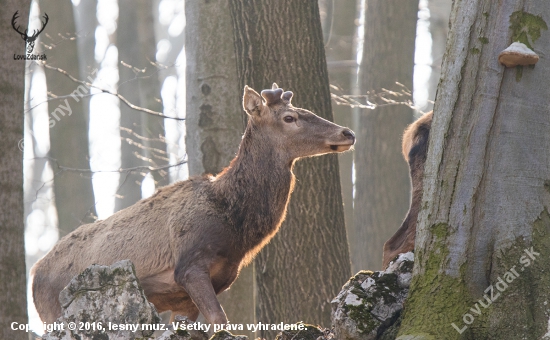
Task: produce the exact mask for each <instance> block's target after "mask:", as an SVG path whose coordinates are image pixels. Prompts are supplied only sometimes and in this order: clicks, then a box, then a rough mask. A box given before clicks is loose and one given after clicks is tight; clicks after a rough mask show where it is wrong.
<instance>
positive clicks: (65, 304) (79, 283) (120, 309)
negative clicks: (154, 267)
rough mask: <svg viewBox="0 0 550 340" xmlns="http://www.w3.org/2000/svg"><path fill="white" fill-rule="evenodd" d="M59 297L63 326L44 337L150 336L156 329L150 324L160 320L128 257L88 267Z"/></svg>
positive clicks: (128, 339)
mask: <svg viewBox="0 0 550 340" xmlns="http://www.w3.org/2000/svg"><path fill="white" fill-rule="evenodd" d="M59 301H60V302H61V308H62V310H63V314H62V316H61V317H60V318H59V319H57V321H56V322H57V323H62V324H63V330H55V331H53V332H50V333H48V334H45V335H44V336H43V337H42V339H44V340H77V339H78V340H87V339H90V340H91V339H94V340H96V339H97V340H99V339H101V340H133V339H135V338H147V337H149V336H151V335H152V334H153V332H154V329H147V328H154V327H155V326H154V325H157V326H158V323H159V322H160V318H159V316H158V314H157V311H156V309H155V307H154V306H153V305H152V304H151V303H150V302H148V301H147V299H146V298H145V294H144V293H143V290H142V289H141V286H140V284H139V282H138V280H137V278H136V272H135V268H134V265H133V264H132V262H130V261H128V260H124V261H120V262H117V263H115V264H113V265H112V266H110V267H109V266H100V265H92V266H90V267H88V268H87V269H86V270H84V271H83V272H82V273H81V274H80V275H78V276H76V277H74V278H73V279H72V280H71V282H70V283H69V284H68V285H67V287H65V289H63V291H61V293H60V295H59ZM75 325H76V329H72V328H75V327H72V326H75ZM128 325H133V326H130V327H128ZM143 325H145V326H143ZM121 326H122V327H121Z"/></svg>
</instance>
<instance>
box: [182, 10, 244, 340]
mask: <svg viewBox="0 0 550 340" xmlns="http://www.w3.org/2000/svg"><path fill="white" fill-rule="evenodd" d="M185 11H186V28H185V46H186V57H187V70H186V82H187V85H186V90H187V94H186V95H187V104H186V121H185V127H186V130H187V133H186V140H185V144H186V149H187V155H188V162H189V163H188V166H189V174H190V175H191V176H193V175H201V174H203V173H211V174H217V173H219V172H220V171H221V170H222V169H223V168H224V167H226V166H228V165H229V162H230V161H231V160H232V159H233V158H234V157H235V155H236V153H237V150H238V147H239V143H240V141H241V136H242V133H243V131H244V124H243V122H244V120H243V115H244V112H243V109H242V104H241V96H242V89H240V88H239V86H238V84H239V79H238V77H237V70H236V60H235V48H234V44H233V41H234V39H233V26H232V22H231V15H230V12H229V3H228V2H227V1H224V0H219V1H207V2H198V1H191V2H187V3H186V4H185ZM253 291H254V278H253V270H252V266H249V267H247V268H244V269H243V270H242V271H241V273H240V275H239V278H238V279H237V281H235V282H234V283H233V285H232V286H231V289H230V290H227V291H225V292H223V293H222V294H221V295H220V297H219V298H220V303H221V304H222V306H223V308H224V310H225V312H226V313H227V317H228V318H229V320H230V321H231V322H233V323H243V324H248V323H253V322H254V299H253ZM241 333H243V332H241ZM244 333H246V332H244ZM246 335H248V336H249V337H250V338H253V336H254V334H253V333H252V332H248V333H247V334H246Z"/></svg>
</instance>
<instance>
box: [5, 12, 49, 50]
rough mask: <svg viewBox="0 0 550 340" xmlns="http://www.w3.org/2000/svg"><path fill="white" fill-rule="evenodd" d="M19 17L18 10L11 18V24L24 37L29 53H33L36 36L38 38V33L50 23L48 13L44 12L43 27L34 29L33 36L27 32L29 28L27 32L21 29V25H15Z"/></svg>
mask: <svg viewBox="0 0 550 340" xmlns="http://www.w3.org/2000/svg"><path fill="white" fill-rule="evenodd" d="M17 18H19V11H16V12H15V14H14V15H13V18H12V19H11V26H12V27H13V29H14V30H15V31H16V32H17V33H19V34H20V35H21V38H23V40H25V41H26V42H27V53H32V51H33V50H34V41H35V40H36V38H38V35H39V34H40V33H42V31H43V30H44V28H46V25H47V24H48V20H49V18H48V15H47V14H46V13H44V19H45V21H41V22H42V28H41V29H40V30H34V32H33V33H32V35H31V36H29V35H28V34H27V33H28V31H29V30H28V29H26V30H25V32H21V31H20V30H19V26H17V27H15V21H16V20H17Z"/></svg>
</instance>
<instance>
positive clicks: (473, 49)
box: [472, 47, 481, 55]
mask: <svg viewBox="0 0 550 340" xmlns="http://www.w3.org/2000/svg"><path fill="white" fill-rule="evenodd" d="M479 53H481V50H480V49H479V48H477V47H474V48H472V54H474V55H476V54H479Z"/></svg>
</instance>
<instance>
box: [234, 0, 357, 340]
mask: <svg viewBox="0 0 550 340" xmlns="http://www.w3.org/2000/svg"><path fill="white" fill-rule="evenodd" d="M230 4H231V5H230V6H231V15H232V18H233V25H234V33H235V47H236V53H237V74H238V75H239V77H240V79H239V89H242V88H243V87H244V85H245V84H248V85H249V86H251V87H253V88H255V89H256V90H261V89H265V88H271V84H272V83H273V82H276V83H277V84H278V85H279V86H281V87H283V88H284V89H285V90H291V91H293V92H294V97H293V104H294V105H296V106H298V107H303V108H306V109H309V110H311V111H313V112H315V113H317V114H318V115H320V116H321V117H324V118H326V119H330V120H332V112H331V105H330V92H329V86H328V73H327V68H326V60H325V53H324V48H323V39H322V32H321V24H320V19H319V8H318V6H317V2H316V1H294V0H285V1H276V2H273V1H260V0H256V1H242V0H233V1H231V2H230ZM294 172H295V174H296V178H297V185H296V188H295V190H294V193H293V195H292V199H291V202H290V204H289V207H288V213H287V217H286V220H285V222H284V223H283V225H282V228H281V231H280V232H279V233H278V234H277V235H276V236H275V238H274V239H273V240H272V241H271V243H270V244H269V245H268V246H266V247H265V248H264V249H263V250H262V251H261V252H260V254H259V255H258V257H257V259H256V260H255V263H254V266H255V272H256V282H257V309H256V320H257V321H261V322H264V323H279V322H287V323H288V322H297V321H300V320H303V321H306V322H310V323H315V324H321V325H327V326H328V325H330V309H331V308H330V301H331V299H332V298H333V297H334V296H335V294H336V293H338V290H339V289H340V288H341V285H342V283H343V282H345V281H346V280H347V279H348V278H349V275H350V273H351V270H350V263H349V254H348V246H347V241H346V232H345V226H344V214H343V205H342V196H341V190H340V181H339V176H338V172H339V170H338V159H337V157H336V156H335V155H329V156H322V157H316V158H310V159H304V160H301V161H298V163H297V165H296V167H295V169H294ZM268 334H269V336H270V337H272V335H273V332H262V334H261V336H262V337H266V336H267V335H268Z"/></svg>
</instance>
